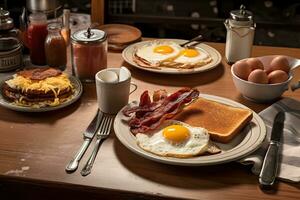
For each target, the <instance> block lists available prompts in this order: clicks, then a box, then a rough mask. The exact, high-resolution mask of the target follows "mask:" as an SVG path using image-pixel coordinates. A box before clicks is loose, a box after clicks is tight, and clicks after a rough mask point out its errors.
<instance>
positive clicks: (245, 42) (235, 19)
mask: <svg viewBox="0 0 300 200" xmlns="http://www.w3.org/2000/svg"><path fill="white" fill-rule="evenodd" d="M224 24H225V27H226V29H227V36H226V47H225V56H226V59H227V62H228V63H229V64H233V63H235V62H236V61H238V60H241V59H244V58H249V57H250V56H251V49H252V45H253V39H254V32H255V26H256V25H255V23H254V22H253V15H252V13H251V12H250V11H248V10H245V6H244V5H241V7H240V10H233V11H231V12H230V18H229V19H226V21H225V23H224Z"/></svg>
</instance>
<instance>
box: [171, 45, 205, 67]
mask: <svg viewBox="0 0 300 200" xmlns="http://www.w3.org/2000/svg"><path fill="white" fill-rule="evenodd" d="M195 50H196V51H198V53H199V54H198V55H197V56H195V57H187V56H184V55H179V56H178V57H177V58H175V59H174V62H175V63H180V64H190V65H202V64H206V63H207V62H208V60H210V56H209V54H208V53H206V52H205V51H203V50H201V49H199V48H195Z"/></svg>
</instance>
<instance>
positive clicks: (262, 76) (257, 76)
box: [248, 69, 268, 84]
mask: <svg viewBox="0 0 300 200" xmlns="http://www.w3.org/2000/svg"><path fill="white" fill-rule="evenodd" d="M248 81H250V82H253V83H261V84H267V83H268V76H267V74H266V72H264V70H261V69H255V70H253V71H252V72H251V73H250V74H249V77H248Z"/></svg>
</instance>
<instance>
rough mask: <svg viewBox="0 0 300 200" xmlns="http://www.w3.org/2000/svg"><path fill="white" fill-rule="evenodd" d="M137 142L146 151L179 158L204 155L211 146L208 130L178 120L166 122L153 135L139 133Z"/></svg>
mask: <svg viewBox="0 0 300 200" xmlns="http://www.w3.org/2000/svg"><path fill="white" fill-rule="evenodd" d="M136 140H137V144H138V145H139V146H140V147H141V148H142V149H144V150H145V151H148V152H151V153H153V154H156V155H159V156H170V157H178V158H188V157H192V156H196V155H200V154H203V153H204V152H206V151H207V149H208V146H209V145H208V144H209V134H208V131H207V130H206V129H204V128H201V127H193V126H190V125H188V124H186V123H183V122H180V121H176V120H169V121H166V122H165V123H164V124H163V125H162V126H161V127H160V128H159V129H158V130H154V131H152V132H151V133H147V134H144V133H138V134H136Z"/></svg>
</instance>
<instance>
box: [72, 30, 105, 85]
mask: <svg viewBox="0 0 300 200" xmlns="http://www.w3.org/2000/svg"><path fill="white" fill-rule="evenodd" d="M71 55H72V71H73V74H74V75H75V76H76V77H78V78H79V79H80V80H81V81H83V82H94V81H95V74H96V73H97V72H98V71H100V70H102V69H104V68H106V67H107V34H106V33H105V32H104V31H101V30H98V29H91V28H88V29H87V30H80V31H77V32H75V33H73V34H72V36H71Z"/></svg>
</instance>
